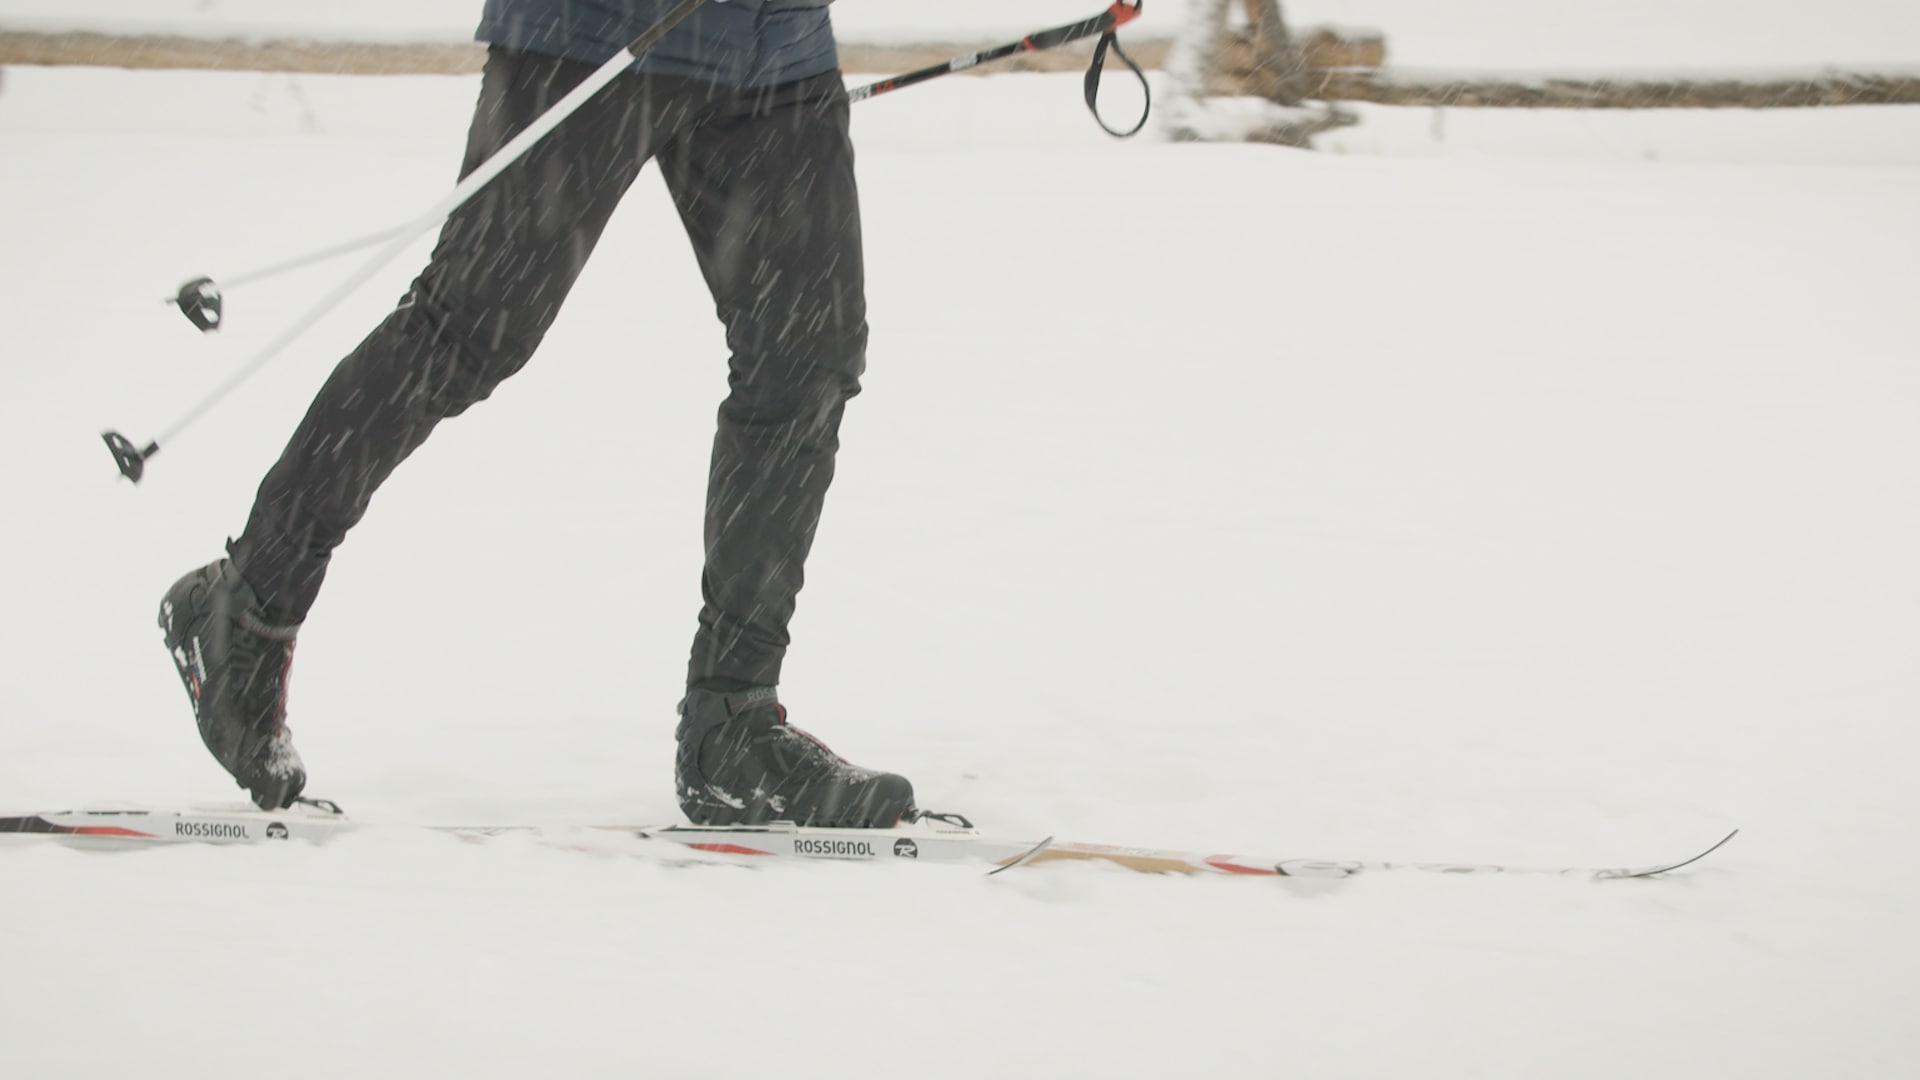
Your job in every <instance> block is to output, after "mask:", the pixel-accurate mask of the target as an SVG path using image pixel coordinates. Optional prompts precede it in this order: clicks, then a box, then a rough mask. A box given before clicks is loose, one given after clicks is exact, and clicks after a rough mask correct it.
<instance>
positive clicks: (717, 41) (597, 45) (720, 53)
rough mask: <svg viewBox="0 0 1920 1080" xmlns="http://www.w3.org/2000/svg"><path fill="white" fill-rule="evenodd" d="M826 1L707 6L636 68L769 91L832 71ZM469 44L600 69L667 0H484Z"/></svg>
mask: <svg viewBox="0 0 1920 1080" xmlns="http://www.w3.org/2000/svg"><path fill="white" fill-rule="evenodd" d="M832 2H833V0H708V2H707V3H706V4H705V5H704V6H702V7H701V8H700V9H699V10H697V11H695V12H694V13H693V14H692V15H691V16H689V17H688V18H687V20H686V21H685V22H682V23H681V24H680V25H678V26H676V27H674V28H673V30H672V31H670V32H669V33H668V34H667V36H666V37H664V38H662V39H661V40H660V43H659V44H658V45H655V46H654V47H653V49H652V51H650V52H648V53H647V54H646V55H645V56H643V57H641V58H640V62H639V64H638V65H636V66H637V68H638V69H639V70H641V71H646V72H651V73H654V74H658V75H685V76H690V77H692V78H696V79H704V80H706V81H708V82H714V83H719V84H721V85H724V86H745V87H761V86H777V85H779V84H780V83H787V82H793V81H794V80H796V79H804V78H808V77H809V76H813V75H824V74H826V73H827V72H830V71H834V70H836V69H838V68H839V66H840V58H839V55H838V54H837V53H836V52H835V50H834V44H833V25H832V23H831V22H830V21H829V20H828V18H827V5H828V4H830V3H832ZM486 5H487V6H486V9H485V11H483V12H482V13H481V16H480V28H479V29H478V30H476V31H474V35H473V36H474V38H475V39H476V40H479V41H484V42H487V43H488V44H492V45H505V46H508V47H510V48H515V49H525V50H527V51H529V52H539V53H550V54H552V55H555V56H565V57H570V58H572V59H575V60H584V61H586V62H588V63H591V64H604V63H606V62H607V60H608V59H610V58H611V57H612V56H613V55H614V54H615V53H616V52H619V51H620V50H621V49H623V48H625V47H626V46H627V45H628V44H629V43H631V42H632V41H633V39H634V38H637V37H639V36H640V35H641V34H642V33H644V32H645V31H646V29H647V27H649V26H651V25H653V23H654V21H655V20H657V19H659V18H660V16H661V15H663V14H665V13H666V11H667V9H668V8H669V7H670V6H672V0H486Z"/></svg>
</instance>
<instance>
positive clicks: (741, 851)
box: [687, 844, 773, 855]
mask: <svg viewBox="0 0 1920 1080" xmlns="http://www.w3.org/2000/svg"><path fill="white" fill-rule="evenodd" d="M687 846H688V847H690V848H692V849H694V850H695V851H711V852H713V853H714V854H716V855H772V854H773V852H771V851H762V850H760V849H759V848H750V847H741V846H740V845H739V844H688V845H687Z"/></svg>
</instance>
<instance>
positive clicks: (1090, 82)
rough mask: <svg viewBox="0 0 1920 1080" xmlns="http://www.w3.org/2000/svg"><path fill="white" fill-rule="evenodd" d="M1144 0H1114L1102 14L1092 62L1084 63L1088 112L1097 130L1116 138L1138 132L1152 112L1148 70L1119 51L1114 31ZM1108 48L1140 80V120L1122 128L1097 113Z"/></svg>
mask: <svg viewBox="0 0 1920 1080" xmlns="http://www.w3.org/2000/svg"><path fill="white" fill-rule="evenodd" d="M1145 2H1146V0H1134V3H1132V4H1125V3H1120V2H1118V0H1115V3H1114V5H1113V6H1112V7H1110V8H1108V9H1107V11H1106V14H1104V15H1102V16H1101V19H1102V20H1103V21H1105V22H1106V26H1105V28H1104V29H1103V30H1102V31H1101V32H1100V42H1099V44H1097V45H1095V46H1094V47H1093V62H1092V63H1091V64H1089V65H1088V66H1087V82H1086V86H1087V111H1088V112H1090V113H1092V114H1093V122H1094V123H1096V124H1099V125H1100V130H1102V131H1104V132H1106V133H1107V134H1109V135H1112V136H1113V137H1114V138H1116V139H1124V138H1127V137H1128V136H1130V135H1136V134H1138V133H1139V131H1140V129H1141V128H1143V127H1146V126H1147V115H1148V114H1149V113H1151V112H1152V111H1153V90H1152V89H1151V88H1150V87H1149V86H1148V85H1147V73H1146V72H1144V71H1141V70H1140V65H1139V64H1136V63H1134V62H1133V57H1131V56H1128V55H1127V54H1126V53H1125V52H1123V51H1121V49H1120V39H1119V37H1117V36H1116V35H1115V34H1114V31H1115V30H1117V29H1118V28H1119V27H1120V26H1122V25H1123V24H1125V23H1128V22H1131V21H1133V19H1135V18H1136V17H1138V16H1139V14H1140V5H1141V4H1143V3H1145ZM1109 49H1111V50H1112V51H1113V55H1115V56H1117V57H1119V58H1120V62H1121V63H1123V64H1125V65H1127V67H1128V68H1129V69H1131V70H1132V71H1133V77H1134V78H1136V79H1139V80H1140V119H1139V120H1137V121H1135V122H1134V125H1133V126H1132V127H1130V128H1128V129H1127V130H1125V131H1121V130H1119V129H1118V128H1115V127H1113V126H1112V125H1110V124H1108V123H1107V121H1106V118H1105V117H1103V116H1101V115H1100V73H1101V71H1102V69H1104V68H1105V67H1106V64H1107V51H1108V50H1109Z"/></svg>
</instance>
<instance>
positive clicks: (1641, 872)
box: [1594, 829, 1740, 879]
mask: <svg viewBox="0 0 1920 1080" xmlns="http://www.w3.org/2000/svg"><path fill="white" fill-rule="evenodd" d="M1739 835H1740V830H1739V829H1734V830H1733V831H1731V832H1729V833H1727V835H1725V836H1723V837H1721V838H1720V839H1718V840H1716V841H1714V842H1713V846H1711V847H1709V848H1707V849H1706V850H1705V851H1702V852H1701V853H1699V854H1698V855H1694V856H1692V857H1691V858H1686V859H1682V860H1680V861H1679V862H1676V863H1666V864H1663V865H1660V866H1648V867H1643V868H1641V869H1637V870H1613V871H1604V872H1602V873H1599V874H1596V875H1594V876H1595V877H1598V878H1602V879H1609V878H1614V879H1618V878H1650V877H1655V876H1657V875H1660V874H1665V873H1670V872H1672V871H1674V870H1678V869H1680V868H1681V867H1683V866H1692V865H1693V864H1694V863H1697V862H1699V861H1700V860H1701V859H1704V858H1706V857H1707V856H1709V855H1711V854H1713V853H1714V852H1716V851H1719V850H1720V849H1721V848H1723V847H1726V846H1727V842H1728V841H1729V840H1732V839H1733V838H1734V837H1736V836H1739Z"/></svg>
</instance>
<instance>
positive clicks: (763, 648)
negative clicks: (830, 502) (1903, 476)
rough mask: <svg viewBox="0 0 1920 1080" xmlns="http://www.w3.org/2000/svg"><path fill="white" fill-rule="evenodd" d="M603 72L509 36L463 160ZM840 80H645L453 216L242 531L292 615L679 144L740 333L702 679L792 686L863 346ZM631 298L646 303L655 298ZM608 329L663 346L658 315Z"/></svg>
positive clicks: (678, 161) (709, 274)
mask: <svg viewBox="0 0 1920 1080" xmlns="http://www.w3.org/2000/svg"><path fill="white" fill-rule="evenodd" d="M593 70H594V68H593V65H591V64H583V63H579V62H576V61H571V60H565V59H560V58H557V57H550V56H545V55H540V54H534V53H526V52H518V51H513V50H504V49H500V48H495V49H493V50H492V52H491V53H490V54H489V55H488V58H487V63H486V70H485V75H484V77H483V79H482V83H481V89H480V100H479V103H478V105H477V107H476V108H475V111H474V119H473V128H472V132H471V134H470V135H469V138H468V143H467V151H466V160H465V163H464V165H463V167H462V175H464V174H465V173H467V172H470V171H471V170H473V169H474V168H475V167H477V166H478V165H479V164H480V163H481V162H482V161H484V160H485V159H486V158H487V157H488V156H489V155H491V154H492V153H493V151H494V150H495V149H497V148H498V147H500V146H501V145H503V144H504V143H506V142H507V141H508V140H509V139H511V138H512V137H513V135H514V134H515V133H517V132H518V131H520V130H521V129H522V128H524V127H525V126H526V125H527V124H528V123H529V122H530V121H531V120H532V119H533V118H534V117H536V116H538V115H539V114H540V113H541V112H542V111H544V110H545V109H546V108H547V106H549V105H550V104H552V103H553V102H555V101H558V100H559V99H560V98H561V97H562V96H564V95H565V94H566V92H567V91H568V90H570V89H572V88H573V87H574V86H575V85H577V84H578V83H579V82H580V81H581V80H583V79H585V78H586V76H587V75H589V74H591V73H592V71H593ZM847 111H848V105H847V97H846V92H845V89H844V87H843V86H842V84H841V80H840V77H839V75H838V74H832V75H825V76H820V77H818V78H813V79H806V80H802V81H799V82H795V83H790V84H787V85H784V86H779V87H773V88H768V89H759V90H746V89H737V88H731V87H721V86H714V85H712V84H708V83H704V82H700V81H697V80H692V79H684V78H669V77H660V76H643V75H640V74H637V73H631V72H630V73H628V74H626V75H623V76H622V77H621V78H620V79H618V80H616V81H615V82H614V83H613V84H611V85H610V86H608V87H607V88H605V89H604V90H602V91H600V93H599V94H598V95H596V96H595V97H594V98H592V99H591V100H589V101H588V102H587V103H586V104H585V105H584V106H582V107H581V108H580V110H579V111H578V112H576V113H575V114H574V115H573V116H572V117H570V118H569V119H568V120H567V121H566V122H565V123H564V124H562V125H560V127H559V128H558V129H557V130H555V131H554V132H552V133H551V134H549V135H548V136H547V137H546V138H545V139H543V140H542V141H541V142H539V143H537V144H536V145H535V146H534V147H533V148H532V149H531V150H530V151H528V152H527V154H526V155H525V156H524V157H522V158H521V159H520V160H519V161H518V162H516V163H515V164H514V165H513V166H512V167H510V168H509V169H507V170H506V171H505V172H503V173H502V174H501V175H500V176H499V177H498V178H496V179H495V180H494V181H493V182H492V183H491V184H489V185H487V187H486V188H484V189H483V190H482V191H481V192H479V193H478V194H477V195H476V196H474V198H472V199H471V200H469V201H468V202H467V203H466V204H465V205H464V206H462V207H461V208H460V209H459V210H457V211H455V212H454V213H453V215H452V216H451V217H450V218H449V220H448V221H447V223H446V225H445V227H444V229H443V230H442V232H441V234H440V239H439V242H438V244H437V245H436V246H435V248H434V251H433V255H432V258H431V259H430V260H429V262H428V264H427V266H426V269H425V270H423V271H422V272H421V274H420V276H419V277H418V278H417V279H416V280H415V281H414V282H413V285H412V288H411V289H410V291H409V292H408V293H407V295H406V296H405V297H404V298H403V299H402V300H401V302H400V304H399V306H398V307H397V308H396V310H395V311H394V312H393V314H391V315H390V316H388V317H387V318H386V319H385V320H384V321H383V322H382V323H381V324H380V326H379V327H378V328H377V329H375V330H374V331H373V333H372V334H371V335H369V336H368V337H367V339H366V340H365V341H363V342H361V343H360V345H359V346H358V347H357V348H356V349H354V350H353V352H352V353H350V354H349V355H348V356H347V357H346V358H345V359H343V360H342V361H341V362H340V364H339V366H338V367H337V368H335V369H334V371H333V374H332V375H331V376H330V377H329V378H328V380H327V382H326V384H325V385H324V386H323V387H322V388H321V390H320V393H319V395H318V396H317V397H316V398H315V399H314V402H313V404H312V406H311V408H310V409H309V410H308V412H307V414H306V417H305V418H304V419H303V420H302V421H301V423H300V426H299V427H298V428H297V429H296V430H295V432H294V434H293V438H292V439H291V440H290V441H289V442H288V444H287V447H286V449H285V450H284V451H283V452H282V454H281V457H280V460H279V461H278V462H277V463H276V464H275V465H274V466H273V468H272V469H271V470H270V471H269V472H268V473H267V477H266V479H265V481H264V482H263V483H262V484H261V485H260V489H259V493H258V495H257V497H256V498H255V501H254V505H253V510H252V513H251V515H250V516H249V518H248V521H247V527H246V531H245V532H244V533H242V534H241V535H240V537H238V538H237V539H235V540H234V541H233V542H232V543H231V544H230V545H229V551H230V552H231V554H232V556H233V558H234V561H235V564H236V565H237V566H238V568H239V570H240V572H241V574H242V575H243V576H244V577H245V578H246V580H247V581H248V582H249V583H250V584H252V585H253V587H254V588H255V590H256V591H257V592H258V593H259V594H260V596H261V598H262V601H263V603H264V604H265V605H266V606H267V610H268V613H269V614H270V615H271V616H273V617H274V618H275V619H277V620H283V621H286V622H297V621H299V620H301V619H303V618H304V617H305V616H306V613H307V611H308V609H309V608H310V607H311V606H312V604H313V602H314V599H315V597H316V596H317V595H318V593H319V590H320V583H321V579H322V578H323V577H324V575H325V573H326V569H327V564H328V561H329V560H330V558H331V557H332V553H333V550H334V548H335V547H336V546H338V545H339V544H340V542H341V541H342V540H343V539H345V537H346V535H347V532H348V530H350V529H352V528H353V526H354V525H355V523H357V522H358V521H359V520H360V519H361V517H362V515H364V514H365V513H366V510H367V505H368V502H369V501H370V500H371V499H372V497H373V493H374V491H375V490H377V489H378V488H379V487H380V484H381V483H382V482H383V481H384V480H386V478H387V476H388V475H389V474H390V473H391V472H392V471H393V469H394V468H395V467H396V466H397V465H399V464H400V462H401V461H403V460H405V459H406V457H407V455H409V454H411V453H412V452H413V451H414V450H415V449H416V448H417V447H419V446H420V445H421V444H422V443H423V442H425V441H426V438H427V436H428V434H429V433H431V432H432V431H433V428H434V425H435V424H438V423H439V422H440V421H441V420H443V419H445V418H447V417H450V416H457V415H459V414H460V413H462V412H464V411H465V410H466V409H467V408H468V407H469V406H471V405H473V404H474V403H475V402H478V401H481V400H484V399H485V398H486V397H487V396H488V395H489V394H490V393H491V392H492V390H493V388H494V387H495V386H496V385H497V384H498V383H499V382H500V381H501V380H502V379H504V378H506V377H507V376H509V375H512V374H513V373H514V372H516V371H518V370H519V369H520V368H521V366H522V365H524V364H525V363H526V362H527V360H528V359H529V358H530V357H531V356H532V355H533V353H534V350H535V349H536V348H537V347H538V346H539V344H540V340H541V338H542V337H543V336H544V335H545V333H546V332H547V328H548V327H550V326H551V325H552V324H553V321H554V318H555V317H556V316H557V315H558V314H559V312H560V305H561V302H562V301H563V300H564V299H565V298H566V295H567V292H568V290H569V289H570V288H571V287H572V285H573V283H574V281H575V279H576V278H577V277H578V275H579V273H580V271H581V269H582V268H583V267H584V266H585V265H586V262H587V256H588V254H589V253H590V252H591V251H592V250H593V246H594V243H595V241H596V240H598V239H599V236H600V233H601V231H602V229H604V228H605V226H606V223H607V220H608V218H609V217H611V216H612V214H613V211H614V208H615V206H616V205H618V203H619V202H620V199H621V196H622V195H623V194H624V193H625V192H626V190H627V188H628V186H629V185H631V184H632V183H633V181H634V178H635V177H636V176H637V175H638V174H639V172H640V169H641V167H642V166H643V165H644V164H645V163H646V162H647V161H648V160H649V159H658V161H659V164H660V168H661V171H662V173H663V175H664V177H665V179H666V184H667V188H668V190H669V191H670V192H671V193H672V196H673V201H674V204H675V206H676V207H677V208H678V210H679V213H680V216H681V219H682V221H683V222H684V224H685V226H686V231H687V235H688V237H689V238H690V239H691V240H692V242H693V248H694V252H695V254H696V256H697V258H698V261H699V265H700V269H701V272H702V273H703V274H704V276H705V277H706V281H707V285H708V288H709V289H710V290H711V291H712V294H713V299H714V303H715V305H716V306H717V308H718V311H719V316H720V321H721V322H722V324H724V326H725V329H726V340H727V345H728V348H729V349H730V350H731V358H730V361H729V365H730V370H729V372H728V386H729V393H728V396H727V398H726V400H725V402H724V403H723V404H722V405H721V407H720V416H719V431H718V433H717V434H716V436H715V438H714V444H713V461H712V471H711V473H710V476H709V487H708V492H707V505H706V530H705V538H706V563H705V569H704V572H703V576H702V581H701V584H702V591H703V595H704V598H705V603H704V607H703V609H702V611H701V613H700V620H699V628H698V630H697V632H696V635H695V638H694V645H693V655H692V660H691V663H690V666H689V669H688V681H689V683H694V682H703V683H719V684H729V683H732V684H753V685H772V684H775V683H777V682H778V681H779V673H780V662H781V659H782V657H783V656H784V654H785V652H786V647H787V643H788V633H787V624H788V621H789V619H790V618H791V617H792V615H793V610H794V598H795V596H796V594H797V593H798V592H799V590H800V586H801V581H802V568H803V567H804V565H805V563H806V558H807V552H808V550H809V549H810V548H811V546H812V543H813V536H814V531H815V529H816V527H817V526H818V524H819V520H820V512H821V506H822V503H823V501H824V499H825V497H826V492H827V487H828V484H829V483H830V482H831V480H832V478H833V466H834V454H835V451H836V450H837V449H838V446H839V439H838V431H839V425H840V418H841V413H842V411H843V410H844V408H845V406H846V402H847V400H848V399H849V398H851V397H852V396H853V395H855V394H857V393H858V392H859V390H860V376H861V374H862V372H863V370H864V367H865V356H866V337H867V324H866V307H865V298H864V289H865V284H864V280H863V269H862V262H861V245H860V213H859V205H858V198H857V195H856V192H855V186H854V175H853V150H852V144H851V142H850V140H849V137H848V130H847ZM634 308H635V310H636V311H639V312H645V310H646V304H645V298H636V300H635V304H634ZM672 315H673V313H671V312H664V311H661V312H652V313H647V314H644V315H642V316H640V318H639V319H637V320H636V322H635V324H634V333H632V334H630V335H624V336H622V337H621V338H620V339H619V340H617V341H611V342H607V343H606V347H607V348H608V349H615V350H620V351H622V352H626V351H631V352H633V353H635V354H637V355H636V357H635V359H636V361H637V362H662V358H658V357H651V356H648V355H646V345H645V342H646V335H645V333H644V332H643V327H644V319H646V318H666V317H672Z"/></svg>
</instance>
